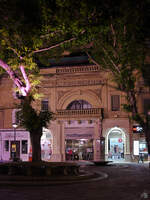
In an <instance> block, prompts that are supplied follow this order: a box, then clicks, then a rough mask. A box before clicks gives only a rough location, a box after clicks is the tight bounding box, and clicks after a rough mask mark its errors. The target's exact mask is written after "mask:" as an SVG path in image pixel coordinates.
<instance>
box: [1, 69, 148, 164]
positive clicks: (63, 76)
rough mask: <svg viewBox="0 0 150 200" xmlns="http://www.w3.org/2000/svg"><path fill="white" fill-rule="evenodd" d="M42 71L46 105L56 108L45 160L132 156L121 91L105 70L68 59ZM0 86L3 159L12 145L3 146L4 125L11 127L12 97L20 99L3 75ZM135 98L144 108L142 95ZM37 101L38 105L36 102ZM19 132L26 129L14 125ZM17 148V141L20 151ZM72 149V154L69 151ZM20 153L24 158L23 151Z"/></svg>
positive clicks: (50, 126)
mask: <svg viewBox="0 0 150 200" xmlns="http://www.w3.org/2000/svg"><path fill="white" fill-rule="evenodd" d="M41 75H42V76H43V79H42V82H41V85H40V87H39V92H40V93H43V94H44V97H43V99H46V100H47V101H48V103H49V109H50V110H51V111H52V112H54V113H55V121H52V122H51V123H50V124H49V131H50V133H51V148H52V155H51V156H50V157H49V158H48V159H47V160H49V161H65V160H70V159H71V160H72V159H83V160H100V159H127V160H128V159H130V157H131V155H132V154H133V137H132V131H131V124H130V123H129V119H128V114H127V113H125V112H124V111H123V110H122V107H121V104H123V103H124V102H125V97H124V94H123V93H121V92H120V91H118V90H116V89H115V87H114V84H113V83H112V82H111V81H110V80H111V79H110V74H109V73H108V72H104V71H101V70H100V68H99V67H97V66H95V65H77V66H71V65H70V66H63V67H62V66H55V67H51V68H43V69H41ZM0 92H1V96H0V129H1V130H0V134H1V159H5V158H6V156H5V154H7V159H9V155H10V148H9V150H8V149H7V150H8V151H7V152H6V146H5V144H6V141H5V140H7V139H4V140H3V138H4V130H5V135H6V134H7V133H9V134H10V132H11V134H12V135H13V129H12V121H13V119H12V118H13V117H12V113H13V110H14V109H15V104H14V103H15V102H17V103H19V100H17V99H16V98H14V97H13V95H12V94H13V85H12V82H11V80H9V79H8V78H7V77H4V78H3V79H1V84H0ZM146 95H148V94H146ZM112 96H118V97H119V108H118V110H114V111H113V110H112ZM148 96H149V95H148ZM80 102H82V103H83V105H80ZM71 103H72V104H73V103H75V104H77V107H78V106H79V107H78V109H68V105H70V104H71ZM138 104H139V105H140V106H141V109H142V100H141V99H139V102H138ZM35 106H36V107H37V109H40V106H41V105H40V102H39V101H38V102H37V103H35ZM80 106H81V107H80ZM8 129H9V131H7V130H8ZM19 134H26V133H25V131H22V133H21V132H19V131H18V140H19V141H20V143H21V141H22V139H21V138H20V136H19ZM23 137H24V138H25V139H24V140H27V141H28V152H27V155H28V153H29V152H30V139H29V136H28V134H26V136H23ZM11 140H13V137H11V138H10V141H11ZM138 140H139V139H138ZM9 144H10V143H9ZM22 144H23V143H22ZM21 148H22V146H21V145H20V151H21ZM71 150H72V153H73V154H74V156H72V157H71V156H70V155H71V154H69V153H70V152H71ZM2 152H3V153H2ZM20 157H21V159H23V160H28V156H23V155H22V152H21V153H20Z"/></svg>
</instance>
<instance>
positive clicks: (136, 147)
mask: <svg viewBox="0 0 150 200" xmlns="http://www.w3.org/2000/svg"><path fill="white" fill-rule="evenodd" d="M133 153H134V155H139V141H134V143H133Z"/></svg>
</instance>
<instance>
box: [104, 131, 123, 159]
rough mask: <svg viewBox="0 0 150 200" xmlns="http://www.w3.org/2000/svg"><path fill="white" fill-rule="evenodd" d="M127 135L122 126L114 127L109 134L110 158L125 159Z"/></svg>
mask: <svg viewBox="0 0 150 200" xmlns="http://www.w3.org/2000/svg"><path fill="white" fill-rule="evenodd" d="M125 142H126V136H125V133H124V131H123V130H122V129H121V128H118V127H114V128H112V129H111V130H110V131H109V132H108V135H107V153H108V160H117V161H121V160H124V155H125V151H126V149H125Z"/></svg>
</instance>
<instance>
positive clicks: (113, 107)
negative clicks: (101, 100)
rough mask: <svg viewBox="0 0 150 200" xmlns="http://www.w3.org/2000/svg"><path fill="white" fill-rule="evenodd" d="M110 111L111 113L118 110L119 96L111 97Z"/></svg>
mask: <svg viewBox="0 0 150 200" xmlns="http://www.w3.org/2000/svg"><path fill="white" fill-rule="evenodd" d="M111 110H112V111H119V110H120V96H119V95H112V96H111Z"/></svg>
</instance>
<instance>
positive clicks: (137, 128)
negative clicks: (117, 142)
mask: <svg viewBox="0 0 150 200" xmlns="http://www.w3.org/2000/svg"><path fill="white" fill-rule="evenodd" d="M132 131H133V133H142V132H143V128H142V126H140V125H133V128H132Z"/></svg>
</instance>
